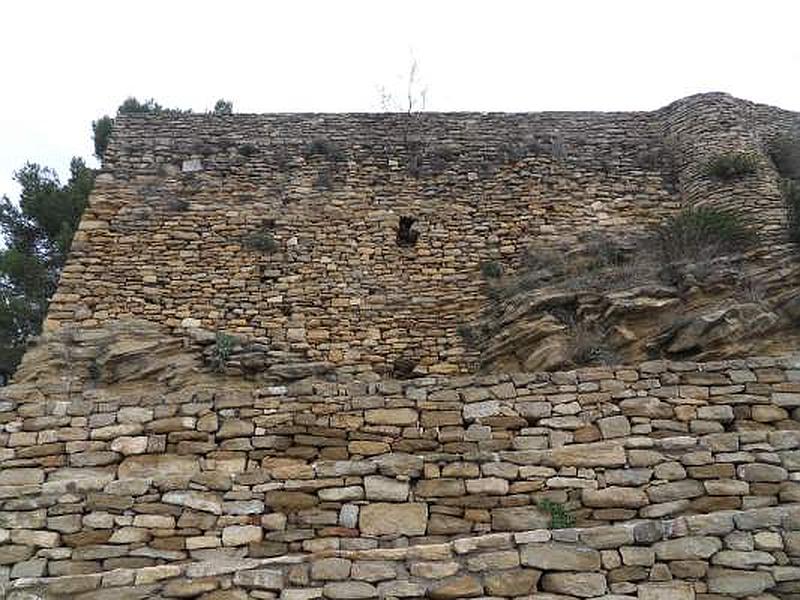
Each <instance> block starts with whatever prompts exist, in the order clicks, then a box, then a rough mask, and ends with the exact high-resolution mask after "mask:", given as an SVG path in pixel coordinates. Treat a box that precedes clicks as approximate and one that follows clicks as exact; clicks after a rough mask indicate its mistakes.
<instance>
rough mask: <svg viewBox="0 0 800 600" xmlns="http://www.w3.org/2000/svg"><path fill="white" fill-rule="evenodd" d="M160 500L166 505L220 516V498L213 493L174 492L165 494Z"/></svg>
mask: <svg viewBox="0 0 800 600" xmlns="http://www.w3.org/2000/svg"><path fill="white" fill-rule="evenodd" d="M161 500H162V501H163V502H165V503H167V504H177V505H179V506H186V507H187V508H193V509H195V510H200V511H204V512H210V513H213V514H215V515H220V514H222V498H220V496H219V495H217V494H215V493H213V492H196V491H193V490H191V491H175V492H167V493H166V494H164V496H162V498H161Z"/></svg>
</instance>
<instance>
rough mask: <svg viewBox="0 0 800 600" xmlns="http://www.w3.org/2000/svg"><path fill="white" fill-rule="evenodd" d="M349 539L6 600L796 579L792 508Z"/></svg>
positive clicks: (583, 593) (653, 597)
mask: <svg viewBox="0 0 800 600" xmlns="http://www.w3.org/2000/svg"><path fill="white" fill-rule="evenodd" d="M352 541H353V540H342V544H341V547H340V546H339V545H338V544H335V543H332V542H333V540H328V543H327V544H326V545H324V546H323V545H320V547H319V548H318V549H317V550H316V551H315V552H313V553H311V552H309V553H306V554H296V555H290V556H283V557H278V558H266V559H227V560H214V561H200V562H195V563H191V564H171V565H162V566H153V567H140V568H119V569H115V570H113V571H110V572H107V573H104V574H87V575H79V576H78V575H72V576H63V577H51V578H31V579H27V580H20V581H16V582H14V584H13V585H11V586H10V588H9V594H8V598H9V600H23V599H24V600H30V599H32V598H45V597H46V598H52V599H54V600H57V599H62V598H77V599H80V600H100V599H106V598H118V599H119V598H125V599H143V598H191V597H198V596H201V595H202V597H203V598H209V599H212V598H220V599H221V598H226V599H232V600H245V599H247V598H281V599H283V600H311V599H314V598H320V599H321V598H327V599H332V600H354V599H369V598H432V599H434V600H457V599H461V598H474V597H482V598H524V599H530V600H568V599H571V598H603V599H605V600H636V599H637V598H638V599H640V600H695V599H698V600H703V599H705V600H722V599H725V598H744V597H748V598H759V599H768V598H779V597H780V598H793V597H795V595H796V594H795V592H796V591H797V588H798V582H800V567H797V566H794V565H795V562H796V561H797V560H800V506H798V505H786V506H781V507H776V508H761V509H752V510H747V511H738V512H737V511H730V512H725V513H718V514H716V515H713V516H706V515H696V516H689V517H681V518H678V519H675V520H668V521H663V520H643V521H638V522H635V523H629V524H625V525H615V526H608V527H595V528H592V529H566V530H556V531H550V530H546V529H538V530H531V531H524V532H518V533H514V534H510V533H500V534H489V535H482V536H476V537H473V538H470V539H460V540H455V541H452V542H446V543H439V544H429V545H424V546H410V547H396V548H385V549H368V548H359V547H358V545H357V544H353V543H347V542H352ZM45 590H46V591H45ZM537 590H542V591H537ZM764 592H767V593H766V594H764ZM762 594H763V595H762ZM773 594H774V595H773Z"/></svg>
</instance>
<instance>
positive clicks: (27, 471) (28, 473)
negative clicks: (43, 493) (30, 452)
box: [0, 463, 44, 485]
mask: <svg viewBox="0 0 800 600" xmlns="http://www.w3.org/2000/svg"><path fill="white" fill-rule="evenodd" d="M28 464H30V463H28ZM43 481H44V471H43V470H42V469H35V468H28V467H21V468H15V469H2V470H0V485H34V484H37V483H42V482H43Z"/></svg>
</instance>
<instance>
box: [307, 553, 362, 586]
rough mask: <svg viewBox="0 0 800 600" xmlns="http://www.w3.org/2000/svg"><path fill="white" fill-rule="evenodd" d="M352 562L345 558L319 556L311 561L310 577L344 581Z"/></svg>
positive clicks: (321, 579) (348, 575)
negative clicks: (319, 557)
mask: <svg viewBox="0 0 800 600" xmlns="http://www.w3.org/2000/svg"><path fill="white" fill-rule="evenodd" d="M351 567H352V563H351V562H350V561H349V560H347V559H346V558H321V559H319V560H315V561H313V562H312V563H311V579H316V580H320V581H344V580H345V579H347V578H348V577H350V569H351Z"/></svg>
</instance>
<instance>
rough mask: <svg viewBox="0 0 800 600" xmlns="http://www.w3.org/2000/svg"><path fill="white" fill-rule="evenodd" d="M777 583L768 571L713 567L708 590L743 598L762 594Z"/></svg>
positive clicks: (709, 574) (709, 575) (710, 572)
mask: <svg viewBox="0 0 800 600" xmlns="http://www.w3.org/2000/svg"><path fill="white" fill-rule="evenodd" d="M774 585H775V580H774V579H773V578H772V575H770V574H769V573H768V572H766V571H753V570H750V571H739V570H737V569H721V568H717V567H712V568H711V569H709V571H708V591H709V592H711V593H714V594H727V595H729V596H735V597H737V598H742V597H744V596H751V595H755V594H760V593H761V592H764V591H766V590H768V589H769V588H771V587H773V586H774Z"/></svg>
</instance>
